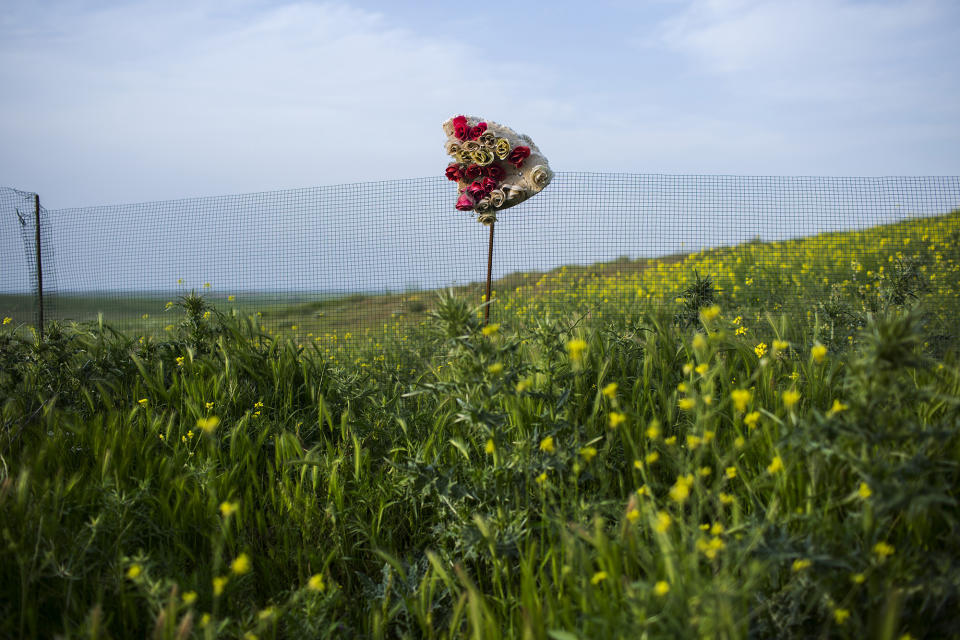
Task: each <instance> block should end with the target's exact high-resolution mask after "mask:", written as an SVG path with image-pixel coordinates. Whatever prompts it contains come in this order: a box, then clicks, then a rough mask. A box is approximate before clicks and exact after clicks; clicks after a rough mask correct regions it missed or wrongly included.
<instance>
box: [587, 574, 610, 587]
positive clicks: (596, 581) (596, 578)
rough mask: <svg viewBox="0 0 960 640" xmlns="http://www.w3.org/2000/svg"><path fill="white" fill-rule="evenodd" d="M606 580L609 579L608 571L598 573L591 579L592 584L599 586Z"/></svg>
mask: <svg viewBox="0 0 960 640" xmlns="http://www.w3.org/2000/svg"><path fill="white" fill-rule="evenodd" d="M606 579H607V572H606V571H597V572H596V573H595V574H593V577H592V578H590V584H593V585H597V584H600V583H601V582H603V581H604V580H606Z"/></svg>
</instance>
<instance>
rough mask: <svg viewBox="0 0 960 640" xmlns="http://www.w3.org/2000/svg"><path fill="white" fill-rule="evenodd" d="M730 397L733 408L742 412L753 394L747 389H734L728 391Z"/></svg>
mask: <svg viewBox="0 0 960 640" xmlns="http://www.w3.org/2000/svg"><path fill="white" fill-rule="evenodd" d="M730 397H731V398H732V399H733V406H734V408H735V409H736V410H737V411H739V412H741V413H743V412H744V411H746V410H747V403H748V402H750V400H751V398H752V397H753V394H752V393H750V390H749V389H734V390H733V391H731V392H730Z"/></svg>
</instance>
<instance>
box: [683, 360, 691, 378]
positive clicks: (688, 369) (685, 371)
mask: <svg viewBox="0 0 960 640" xmlns="http://www.w3.org/2000/svg"><path fill="white" fill-rule="evenodd" d="M691 371H693V363H691V362H688V363H686V364H685V365H683V375H685V376H688V375H690V372H691Z"/></svg>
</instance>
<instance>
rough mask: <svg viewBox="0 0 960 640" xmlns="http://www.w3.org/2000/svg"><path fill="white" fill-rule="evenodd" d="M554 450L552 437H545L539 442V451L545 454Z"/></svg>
mask: <svg viewBox="0 0 960 640" xmlns="http://www.w3.org/2000/svg"><path fill="white" fill-rule="evenodd" d="M555 450H556V447H554V444H553V436H547V437H546V438H544V439H543V440H541V441H540V451H546V452H547V453H553V452H554V451H555Z"/></svg>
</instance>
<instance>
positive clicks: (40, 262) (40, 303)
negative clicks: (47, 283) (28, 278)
mask: <svg viewBox="0 0 960 640" xmlns="http://www.w3.org/2000/svg"><path fill="white" fill-rule="evenodd" d="M33 213H34V219H35V220H36V224H37V227H36V247H37V308H38V312H39V316H40V317H39V318H38V319H39V325H40V327H39V329H40V339H41V340H43V260H42V258H41V253H40V194H37V193H35V194H33Z"/></svg>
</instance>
